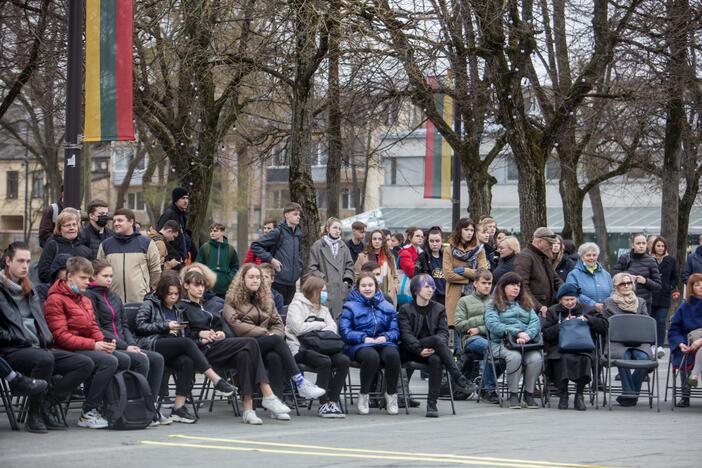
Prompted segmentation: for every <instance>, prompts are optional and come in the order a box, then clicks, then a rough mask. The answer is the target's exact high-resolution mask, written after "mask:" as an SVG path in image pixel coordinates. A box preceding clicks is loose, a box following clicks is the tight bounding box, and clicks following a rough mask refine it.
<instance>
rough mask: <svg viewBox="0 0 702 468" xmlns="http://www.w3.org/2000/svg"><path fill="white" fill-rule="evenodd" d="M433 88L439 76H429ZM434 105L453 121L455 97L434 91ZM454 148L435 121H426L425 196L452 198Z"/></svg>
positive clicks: (448, 120)
mask: <svg viewBox="0 0 702 468" xmlns="http://www.w3.org/2000/svg"><path fill="white" fill-rule="evenodd" d="M427 82H428V83H429V86H430V87H431V88H432V89H433V90H437V89H438V88H439V82H438V79H437V77H435V76H430V77H428V78H427ZM434 105H435V106H436V110H437V111H438V112H439V114H440V115H441V116H442V117H443V119H444V121H445V122H453V119H454V115H453V99H452V98H451V97H450V96H447V95H444V94H439V93H438V92H437V93H434ZM452 154H453V150H452V149H451V147H450V146H449V144H448V143H446V141H445V140H444V138H443V137H442V136H441V134H440V133H439V130H438V129H437V128H436V126H435V125H434V123H433V122H432V121H431V120H427V123H426V147H425V152H424V198H440V199H444V200H449V199H451V157H452Z"/></svg>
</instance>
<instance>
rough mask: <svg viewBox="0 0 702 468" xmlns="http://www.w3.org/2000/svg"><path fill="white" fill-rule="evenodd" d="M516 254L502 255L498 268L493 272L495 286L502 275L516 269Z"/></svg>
mask: <svg viewBox="0 0 702 468" xmlns="http://www.w3.org/2000/svg"><path fill="white" fill-rule="evenodd" d="M516 256H517V255H516V254H512V255H508V256H507V257H500V261H499V262H498V263H497V268H495V270H494V271H493V272H492V284H493V286H494V285H496V284H497V282H498V281H499V280H500V276H502V275H504V274H505V273H509V272H510V271H514V258H515V257H516Z"/></svg>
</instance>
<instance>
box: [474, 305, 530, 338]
mask: <svg viewBox="0 0 702 468" xmlns="http://www.w3.org/2000/svg"><path fill="white" fill-rule="evenodd" d="M485 326H486V327H487V329H488V331H489V332H490V341H491V342H492V343H491V344H492V346H493V347H496V346H498V345H501V344H502V338H503V337H504V336H505V335H506V334H507V333H509V334H510V335H512V336H513V337H516V336H517V335H518V334H519V333H521V332H526V334H527V335H529V337H530V338H531V339H532V340H533V339H534V338H536V337H537V336H538V335H539V333H540V332H541V323H540V322H539V317H538V316H537V315H536V312H534V310H533V309H529V310H526V309H524V308H522V306H521V305H519V303H517V302H515V303H514V304H510V305H509V306H508V307H507V310H505V311H504V312H499V311H498V310H497V309H495V306H494V305H493V302H492V301H490V302H488V304H487V306H485Z"/></svg>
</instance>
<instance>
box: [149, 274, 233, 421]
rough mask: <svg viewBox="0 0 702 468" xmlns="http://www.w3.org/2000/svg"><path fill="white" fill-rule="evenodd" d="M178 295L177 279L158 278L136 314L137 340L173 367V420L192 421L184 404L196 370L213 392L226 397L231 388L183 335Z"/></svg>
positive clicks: (178, 282) (182, 320)
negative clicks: (174, 386)
mask: <svg viewBox="0 0 702 468" xmlns="http://www.w3.org/2000/svg"><path fill="white" fill-rule="evenodd" d="M180 295H181V285H180V279H179V278H178V276H177V275H176V274H175V273H166V274H165V275H163V276H162V277H161V279H159V282H158V284H157V285H156V290H155V291H154V292H153V293H150V294H148V295H147V296H146V298H145V299H144V302H143V303H142V305H141V307H140V308H139V311H138V312H137V315H136V333H137V335H139V338H137V343H138V345H139V347H140V348H141V349H147V350H151V351H156V352H157V353H160V354H161V355H163V359H164V361H165V363H166V366H168V367H169V368H171V369H173V370H174V374H175V380H176V397H175V402H174V404H173V410H171V415H170V417H171V419H172V420H173V421H174V422H180V423H186V424H192V423H194V422H196V418H195V416H193V415H192V413H190V411H189V410H188V408H187V407H186V406H185V399H186V398H187V396H188V395H190V391H191V390H192V388H193V381H194V379H195V371H197V372H200V373H203V374H205V376H206V377H207V378H208V379H210V380H212V382H213V383H214V389H215V392H217V393H219V394H221V395H225V396H229V395H231V394H232V393H234V387H232V386H231V384H229V382H227V381H226V380H225V379H223V378H222V377H220V376H219V374H217V372H215V371H214V369H212V366H211V365H210V363H209V362H208V361H207V358H206V357H205V356H204V354H202V351H200V349H199V348H198V347H197V345H196V344H195V342H194V341H192V340H191V339H189V338H186V337H185V336H184V330H185V329H186V328H187V327H188V321H187V320H185V319H184V317H183V310H182V308H181V307H180V306H179V305H178V301H179V300H180Z"/></svg>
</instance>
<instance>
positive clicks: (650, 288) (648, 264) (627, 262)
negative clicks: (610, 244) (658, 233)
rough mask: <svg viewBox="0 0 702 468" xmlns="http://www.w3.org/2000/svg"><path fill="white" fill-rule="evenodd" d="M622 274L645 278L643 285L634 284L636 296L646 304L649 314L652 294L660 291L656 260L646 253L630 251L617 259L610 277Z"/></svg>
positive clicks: (659, 274) (659, 275) (659, 276)
mask: <svg viewBox="0 0 702 468" xmlns="http://www.w3.org/2000/svg"><path fill="white" fill-rule="evenodd" d="M623 272H626V273H629V274H631V275H637V276H643V277H644V278H646V283H645V284H640V283H636V295H637V296H639V297H640V298H641V299H643V300H644V302H646V307H647V309H648V311H649V312H650V311H651V302H652V301H653V293H656V292H658V291H660V290H661V272H660V270H659V269H658V263H656V260H655V259H654V258H653V257H651V256H650V255H649V254H647V253H643V254H637V253H634V251H633V250H632V251H630V252H629V253H628V254H624V255H622V256H621V257H619V260H617V264H616V265H614V268H612V276H614V275H616V274H617V273H623Z"/></svg>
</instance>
